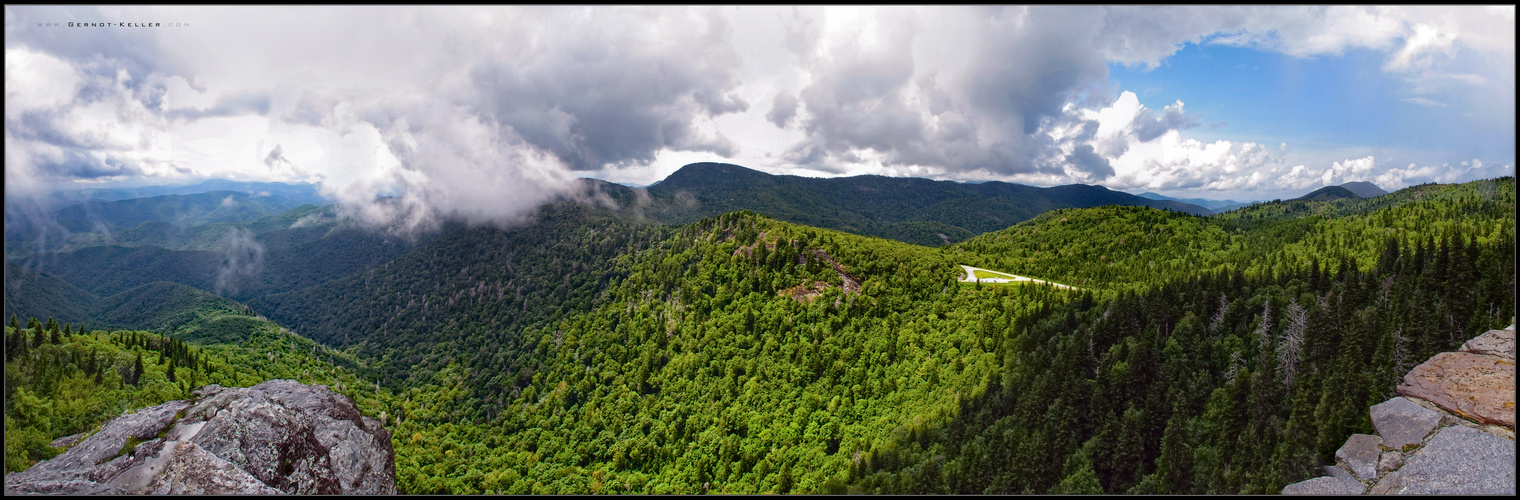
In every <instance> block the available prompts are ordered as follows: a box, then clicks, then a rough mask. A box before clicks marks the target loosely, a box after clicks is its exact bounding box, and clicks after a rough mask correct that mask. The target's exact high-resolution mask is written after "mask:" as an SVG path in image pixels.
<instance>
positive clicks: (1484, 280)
mask: <svg viewBox="0 0 1520 500" xmlns="http://www.w3.org/2000/svg"><path fill="white" fill-rule="evenodd" d="M672 186H674V184H673V185H672ZM651 189H652V190H654V189H653V188H651ZM655 191H658V190H655ZM630 193H631V192H629V193H621V194H618V193H613V194H614V195H616V196H615V198H617V199H618V200H620V201H619V202H618V203H617V204H612V206H616V207H618V209H617V210H611V209H609V208H607V205H591V204H577V203H572V202H562V203H556V204H551V205H546V206H544V207H541V208H540V210H539V212H538V213H537V215H536V221H535V222H534V223H532V224H529V225H525V226H520V227H514V228H508V229H501V228H496V227H490V226H483V227H465V226H463V225H451V226H448V227H446V228H445V229H444V230H443V231H442V232H441V233H440V234H438V235H435V236H432V237H429V238H427V239H423V240H417V241H411V242H405V241H396V242H391V243H388V244H390V245H392V246H390V247H381V246H377V245H376V242H383V241H385V240H383V239H363V238H362V237H359V236H353V237H346V238H347V239H344V238H345V237H339V236H341V234H343V233H340V232H335V231H338V229H337V227H338V226H330V227H329V228H328V229H324V230H323V232H322V233H321V234H316V233H312V234H310V235H305V236H302V234H303V233H299V232H297V231H299V230H300V229H301V228H294V229H292V228H291V227H290V226H292V225H294V224H293V222H291V221H293V220H296V217H295V216H286V217H285V218H284V220H285V222H283V223H280V224H284V225H279V224H275V225H273V226H271V227H272V228H273V229H269V230H268V231H265V232H263V233H259V234H261V235H264V234H267V235H280V236H279V237H280V238H286V240H275V239H270V240H267V241H269V242H270V243H269V245H270V248H271V250H270V251H271V255H274V253H275V252H277V251H278V252H290V253H284V254H281V255H288V256H289V257H288V258H289V259H291V260H290V262H291V263H290V264H288V265H286V264H282V266H284V267H279V266H273V267H272V269H273V270H271V271H269V272H268V273H266V274H265V275H263V276H261V277H260V278H257V279H256V280H254V281H251V282H250V283H252V284H250V285H249V287H250V288H248V289H245V290H244V291H243V292H240V293H242V294H243V295H239V296H238V297H242V298H240V299H239V300H243V302H237V301H234V300H229V299H223V298H221V297H216V296H214V295H211V294H207V293H205V291H206V290H208V289H209V285H208V284H206V283H203V281H204V277H200V275H198V274H195V273H190V272H186V273H185V274H186V277H184V278H183V279H177V278H173V277H169V278H159V279H158V280H151V281H144V280H146V279H147V278H148V277H151V276H155V273H156V271H152V270H153V269H158V268H156V267H154V266H159V265H163V266H169V264H163V263H160V261H159V260H158V259H157V258H150V257H149V256H147V254H146V253H145V252H150V251H155V250H143V249H137V250H130V251H129V250H123V249H122V248H124V247H101V248H106V249H104V250H101V249H84V250H75V251H73V252H71V253H67V254H49V255H36V256H31V257H28V258H29V259H32V260H28V261H25V262H28V263H30V262H43V261H45V262H54V263H56V262H60V259H62V260H64V261H67V262H73V263H92V264H89V266H94V267H89V266H86V267H82V268H77V269H72V270H70V271H68V272H60V273H53V274H46V275H44V274H43V273H38V274H36V275H35V276H31V279H30V281H28V282H27V283H22V284H18V285H16V286H15V287H14V288H15V290H18V297H19V299H18V300H17V301H12V300H11V297H10V295H9V293H10V290H11V289H12V288H13V286H12V284H11V281H10V280H8V281H7V291H8V296H7V302H6V307H7V312H11V311H12V310H20V311H41V310H44V306H46V305H48V304H53V303H54V302H59V303H62V304H64V305H69V304H73V305H69V306H68V307H62V308H57V309H56V310H57V311H60V312H57V313H54V312H51V311H53V310H54V309H48V310H47V311H49V312H46V314H43V315H42V316H43V317H44V318H45V317H46V316H47V315H55V316H58V315H63V314H65V313H67V314H70V315H71V316H68V318H69V320H70V321H74V322H78V321H88V322H89V324H91V325H102V326H106V325H109V326H112V327H115V326H121V327H123V328H130V329H133V330H152V331H153V332H157V333H148V332H145V331H127V330H123V331H112V332H107V331H103V330H102V331H96V330H95V329H93V328H92V331H91V332H90V333H88V334H79V333H72V334H71V333H68V332H62V333H60V334H56V335H57V336H56V340H54V339H55V334H54V333H52V332H53V331H54V330H55V329H54V328H53V327H52V326H51V325H48V324H46V323H39V322H28V323H32V324H21V323H19V322H18V325H17V327H18V328H16V329H15V330H7V363H6V374H7V375H6V376H7V394H6V397H7V419H6V429H7V439H6V450H7V454H6V456H7V459H6V464H7V469H8V470H19V469H18V468H23V467H25V466H26V464H29V463H30V462H31V461H35V460H38V459H42V458H46V457H47V456H51V455H50V454H52V453H56V452H57V450H55V449H52V448H51V447H49V446H47V443H48V442H49V441H51V440H52V439H55V438H58V437H61V436H66V435H69V434H73V433H77V432H85V431H88V430H89V429H90V428H92V427H93V426H95V425H98V424H99V423H100V422H101V421H103V420H104V419H105V418H108V417H110V416H112V415H115V414H119V413H120V412H121V411H123V410H125V409H128V408H140V407H143V406H148V405H152V404H157V403H160V402H163V401H167V400H171V399H179V398H183V397H187V396H188V393H189V392H188V391H189V390H190V389H192V388H193V387H194V385H195V384H203V383H218V384H223V385H253V384H256V383H258V382H260V381H262V380H264V379H266V378H295V379H298V380H301V381H303V382H309V383H323V384H329V385H333V386H335V387H337V388H338V390H340V391H341V392H344V393H345V394H348V395H349V396H350V397H352V398H354V399H355V400H356V402H358V403H359V405H360V408H361V410H362V411H363V412H364V413H365V414H366V415H369V416H372V417H376V418H381V419H382V420H384V421H385V424H386V426H387V429H388V430H390V432H391V433H392V436H393V444H394V446H395V449H396V462H397V463H396V466H397V475H398V477H397V484H398V488H399V489H400V491H401V492H405V493H515V494H517V493H520V494H527V493H533V494H543V493H550V494H554V493H558V494H578V493H654V494H701V493H737V494H755V493H1276V492H1278V491H1279V490H1280V489H1281V488H1282V486H1283V485H1285V484H1288V483H1292V482H1295V481H1299V480H1303V479H1307V478H1309V477H1313V476H1314V475H1316V474H1317V473H1316V469H1317V467H1318V466H1320V465H1322V464H1325V463H1333V453H1334V451H1335V449H1336V448H1337V447H1338V446H1339V445H1340V443H1342V442H1344V441H1345V439H1346V437H1347V436H1349V435H1350V434H1353V433H1367V432H1370V431H1371V424H1370V422H1369V420H1368V414H1367V406H1369V405H1371V404H1375V403H1377V402H1379V401H1381V400H1383V399H1385V398H1387V397H1389V396H1390V395H1391V394H1392V390H1393V387H1394V385H1395V383H1396V381H1397V378H1398V377H1399V376H1401V375H1402V374H1403V373H1404V372H1405V371H1407V370H1408V369H1409V368H1411V367H1413V366H1414V365H1415V364H1418V363H1419V362H1420V361H1422V360H1424V359H1425V358H1427V357H1429V356H1430V355H1432V354H1435V353H1437V352H1441V351H1446V350H1452V349H1454V348H1455V347H1457V346H1458V345H1460V344H1461V343H1462V342H1463V341H1464V340H1466V339H1468V338H1471V337H1472V336H1475V335H1477V334H1479V333H1481V332H1482V331H1484V330H1487V329H1490V328H1502V327H1504V326H1506V325H1508V324H1510V323H1511V322H1513V317H1514V292H1513V290H1514V277H1515V267H1514V258H1513V254H1514V243H1515V218H1514V207H1515V205H1514V179H1513V178H1501V179H1495V180H1487V181H1476V182H1470V183H1466V184H1461V185H1434V184H1432V185H1423V186H1415V187H1411V188H1408V189H1404V190H1401V191H1399V192H1396V193H1392V194H1389V195H1385V196H1380V197H1377V198H1367V199H1362V198H1343V199H1333V200H1328V201H1305V200H1292V201H1279V202H1269V203H1258V204H1254V205H1251V206H1248V207H1244V208H1241V209H1238V210H1235V211H1231V212H1228V213H1224V214H1218V215H1210V216H1197V215H1190V214H1186V213H1181V212H1174V211H1168V210H1158V209H1156V208H1150V207H1142V206H1113V205H1108V206H1094V207H1090V208H1059V209H1055V210H1050V211H1046V212H1044V213H1041V214H1039V215H1037V216H1034V217H1033V218H1031V219H1029V220H1026V221H1023V222H1019V223H1018V224H1014V225H1012V226H1008V225H1006V224H1004V225H1000V226H998V227H1000V228H1002V229H998V230H995V231H992V232H988V233H985V234H980V235H975V236H973V232H972V231H966V232H965V233H964V234H961V235H959V236H957V237H956V238H955V240H960V239H964V241H961V242H959V243H955V244H951V245H945V246H942V247H930V246H919V245H915V244H910V243H905V242H902V241H894V240H889V239H881V238H879V237H873V236H862V235H859V234H851V233H850V232H844V231H841V230H836V229H823V228H819V227H810V226H807V225H801V224H798V223H795V222H783V221H782V220H778V219H780V218H781V217H773V216H768V215H770V214H765V213H764V212H761V213H755V212H751V211H736V212H728V213H723V214H721V215H713V216H710V217H706V218H702V219H700V220H695V221H692V222H689V223H684V224H680V225H672V224H665V223H661V222H658V219H659V217H674V215H670V214H666V215H664V216H657V215H656V214H654V213H653V212H640V211H636V210H635V209H639V210H650V211H653V210H656V209H658V208H659V206H658V205H644V206H642V208H640V206H639V205H637V204H635V203H631V202H629V200H631V199H632V198H629V197H631V196H634V195H633V194H630ZM672 196H674V195H672ZM667 208H668V207H667ZM1049 208H1055V207H1049ZM298 210H306V212H303V214H308V215H309V214H313V213H317V212H313V211H312V209H311V208H310V207H307V208H304V209H298ZM672 213H674V212H672ZM305 216H306V215H300V217H305ZM652 219H653V220H652ZM266 223H270V224H273V223H272V222H267V221H266ZM892 223H893V224H918V225H919V226H921V227H918V226H916V229H914V231H915V232H905V233H903V234H911V235H916V236H913V238H918V237H921V236H923V234H924V233H923V231H926V230H934V231H938V228H941V226H935V225H934V224H948V225H951V226H954V227H966V226H965V225H964V224H963V223H962V222H954V221H951V222H946V221H938V222H914V221H911V220H910V221H897V222H892ZM849 224H850V222H849V221H847V220H840V221H834V222H831V223H829V224H827V225H832V226H833V227H835V228H837V229H846V230H848V229H851V228H852V226H850V225H849ZM872 224H876V223H874V222H873V223H872ZM883 224H885V223H883ZM820 225H825V224H820ZM873 227H875V229H872V230H871V231H856V232H864V233H866V234H872V235H874V236H891V235H888V234H882V233H883V232H884V231H886V230H885V229H881V228H882V227H886V226H873ZM894 237H896V236H894ZM899 239H909V240H910V241H911V240H912V239H911V238H899ZM935 239H939V238H935ZM277 241H288V243H285V244H280V243H276V242H277ZM939 243H944V241H940V242H939ZM323 244H327V245H328V246H329V248H328V249H327V250H325V251H327V252H330V253H329V254H327V255H356V256H361V257H363V258H364V259H369V260H364V261H363V262H366V263H367V264H363V265H354V266H353V269H349V270H347V271H344V272H343V273H342V275H341V276H338V275H336V274H338V273H337V272H327V271H329V270H330V269H331V268H328V267H322V266H321V265H318V264H310V263H307V264H301V265H297V264H295V263H296V262H297V261H298V260H299V259H298V256H300V255H302V254H301V253H300V252H298V251H295V250H290V249H295V248H298V247H301V246H302V245H306V246H307V248H310V246H311V245H323ZM936 244H938V243H936ZM366 246H367V247H370V248H378V249H375V250H365V249H361V248H360V247H366ZM144 248H148V247H144ZM81 252H84V253H81ZM89 252H95V253H89ZM134 252H135V253H134ZM175 252H180V253H177V254H176V255H194V252H193V251H189V250H176V251H175ZM96 253H98V254H99V256H96ZM112 255H124V256H125V255H131V256H132V257H131V258H127V257H109V256H112ZM364 256H368V257H364ZM108 257H109V258H108ZM46 259H54V260H46ZM68 259H72V260H68ZM112 259H116V260H112ZM112 262H116V263H118V264H111V263H112ZM120 262H127V263H129V264H130V265H128V266H127V267H129V268H130V269H132V270H133V271H132V272H131V273H128V274H129V275H131V276H134V277H132V278H130V279H125V278H120V277H113V276H108V275H105V274H106V273H102V272H101V269H109V268H111V266H112V265H119V263H120ZM183 264H184V263H183V262H181V263H180V264H178V265H180V266H183ZM12 265H14V264H12ZM81 265H82V264H81ZM204 265H207V266H212V267H214V266H215V264H214V263H208V264H204ZM961 265H971V266H977V267H982V268H987V269H992V270H996V271H1001V272H1007V273H1013V274H1018V275H1021V276H1030V277H1035V278H1039V279H1045V280H1051V281H1055V282H1059V283H1066V284H1070V285H1073V286H1077V287H1080V288H1081V289H1080V290H1062V289H1057V288H1054V287H1050V286H1044V285H1037V284H1030V283H1027V282H1024V283H1008V284H978V283H964V282H960V281H959V278H960V277H961V275H962V274H963V272H962V271H961V267H960V266H961ZM171 268H172V269H178V268H175V267H165V269H171ZM92 270H93V271H92ZM144 270H147V271H144ZM192 275H193V276H192ZM76 276H77V279H76V278H75V277H76ZM284 276H297V277H299V276H306V278H301V279H304V280H305V281H301V282H300V285H299V286H296V285H280V283H284V281H282V280H284V278H282V277H284ZM196 280H201V281H196ZM76 281H79V282H82V283H84V284H82V285H81V284H79V283H75V282H76ZM154 281H170V282H173V283H155V282H154ZM55 282H56V283H55ZM139 282H141V283H139ZM71 283H72V284H71ZM259 283H263V284H262V285H260V284H259ZM65 285H67V286H65ZM70 287H74V288H70ZM249 290H252V291H249ZM105 292H110V293H111V295H106V296H104V297H103V298H102V297H97V296H96V295H95V294H102V295H104V294H105ZM53 297H57V298H60V299H59V300H52V299H50V298H53ZM238 297H234V298H238ZM20 299H24V300H20ZM65 299H66V300H65ZM34 315H35V314H34ZM26 317H27V313H25V312H23V313H22V316H21V318H26ZM266 318H267V319H266ZM54 323H56V321H55V322H54ZM66 329H68V327H67V326H66V327H65V330H66ZM36 332H44V333H43V334H40V335H41V337H37V338H36V339H34V338H32V337H31V336H32V335H39V334H37V333H36ZM292 332H294V333H292ZM13 337H14V338H15V339H16V340H13ZM33 340H37V342H35V343H33ZM13 342H16V344H14V345H13ZM22 345H24V346H25V347H19V346H22ZM160 357H162V360H160ZM139 358H141V359H142V360H143V366H144V368H143V369H142V370H138V369H136V368H135V362H136V360H137V359H139ZM102 360H103V361H102ZM171 366H172V368H171ZM103 367H104V368H103ZM139 371H141V372H142V373H143V374H142V375H141V376H140V377H138V376H137V373H138V372H139ZM171 373H174V375H173V378H172V379H171V378H170V374H171ZM382 412H383V413H382ZM13 435H14V436H16V437H15V438H14V439H13V438H12V436H13Z"/></svg>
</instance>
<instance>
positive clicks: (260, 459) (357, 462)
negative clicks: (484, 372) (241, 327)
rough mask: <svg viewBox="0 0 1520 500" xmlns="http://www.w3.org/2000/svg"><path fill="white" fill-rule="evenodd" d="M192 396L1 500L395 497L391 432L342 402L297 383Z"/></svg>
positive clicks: (107, 432)
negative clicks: (11, 499)
mask: <svg viewBox="0 0 1520 500" xmlns="http://www.w3.org/2000/svg"><path fill="white" fill-rule="evenodd" d="M195 395H196V398H194V399H191V400H182V401H170V402H168V403H164V404H161V405H158V406H154V407H151V408H145V409H142V410H137V411H128V412H126V413H124V414H122V415H121V416H119V417H116V418H114V419H111V420H109V421H107V422H106V423H105V424H102V425H101V428H100V431H99V432H96V433H94V434H92V435H90V436H89V437H87V438H84V439H83V440H81V441H79V442H78V444H75V445H74V446H73V447H71V448H69V449H68V451H65V452H64V453H62V454H60V455H58V456H57V457H54V458H52V459H51V460H46V461H42V462H39V463H37V464H36V465H33V466H32V467H31V468H30V469H27V470H25V471H23V472H20V473H16V474H9V475H7V476H5V494H6V495H18V494H22V495H24V494H124V493H125V494H133V493H135V494H159V495H163V494H202V495H218V494H280V493H291V494H319V495H321V494H345V495H391V494H395V493H396V462H395V460H396V457H395V451H394V450H392V448H391V436H390V433H389V432H387V431H386V430H385V429H384V428H382V427H381V426H380V422H377V421H375V420H374V419H371V418H368V417H364V416H361V415H360V414H359V411H358V409H357V408H355V407H354V403H353V401H351V400H349V399H348V397H347V396H344V395H342V394H337V393H334V392H332V391H331V390H328V388H327V387H325V386H310V385H305V384H302V383H299V382H296V381H293V380H270V381H268V382H264V383H262V384H259V385H257V386H254V387H250V388H246V389H242V388H225V387H221V386H217V385H207V386H202V387H201V388H199V389H196V390H195ZM129 439H130V440H135V441H137V442H139V444H137V445H136V446H135V447H133V448H131V449H130V450H128V449H125V447H126V446H127V444H128V443H129Z"/></svg>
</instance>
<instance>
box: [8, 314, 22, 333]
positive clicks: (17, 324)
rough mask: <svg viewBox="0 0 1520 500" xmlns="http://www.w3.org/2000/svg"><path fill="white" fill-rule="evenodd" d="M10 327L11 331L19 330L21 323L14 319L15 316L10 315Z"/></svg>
mask: <svg viewBox="0 0 1520 500" xmlns="http://www.w3.org/2000/svg"><path fill="white" fill-rule="evenodd" d="M10 327H11V329H12V330H20V329H21V323H20V321H19V320H18V319H17V318H16V315H15V314H11V324H10Z"/></svg>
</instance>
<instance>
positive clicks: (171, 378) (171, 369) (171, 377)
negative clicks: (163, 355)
mask: <svg viewBox="0 0 1520 500" xmlns="http://www.w3.org/2000/svg"><path fill="white" fill-rule="evenodd" d="M165 373H167V374H168V375H169V381H170V382H174V381H175V377H174V358H169V370H168V371H167V372H165Z"/></svg>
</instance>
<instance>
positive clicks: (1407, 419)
mask: <svg viewBox="0 0 1520 500" xmlns="http://www.w3.org/2000/svg"><path fill="white" fill-rule="evenodd" d="M1440 423H1441V414H1440V413H1436V412H1435V411H1432V410H1430V409H1428V408H1425V407H1423V406H1420V405H1417V404H1414V403H1413V402H1410V401H1409V400H1407V399H1404V398H1393V399H1390V400H1388V401H1384V402H1382V403H1379V404H1376V405H1373V406H1372V427H1373V428H1375V429H1377V433H1378V436H1380V437H1382V438H1383V446H1387V447H1389V448H1392V449H1395V450H1402V449H1404V447H1406V446H1410V445H1418V444H1420V443H1423V442H1425V436H1426V435H1427V434H1430V431H1433V430H1435V429H1436V425H1437V424H1440Z"/></svg>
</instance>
